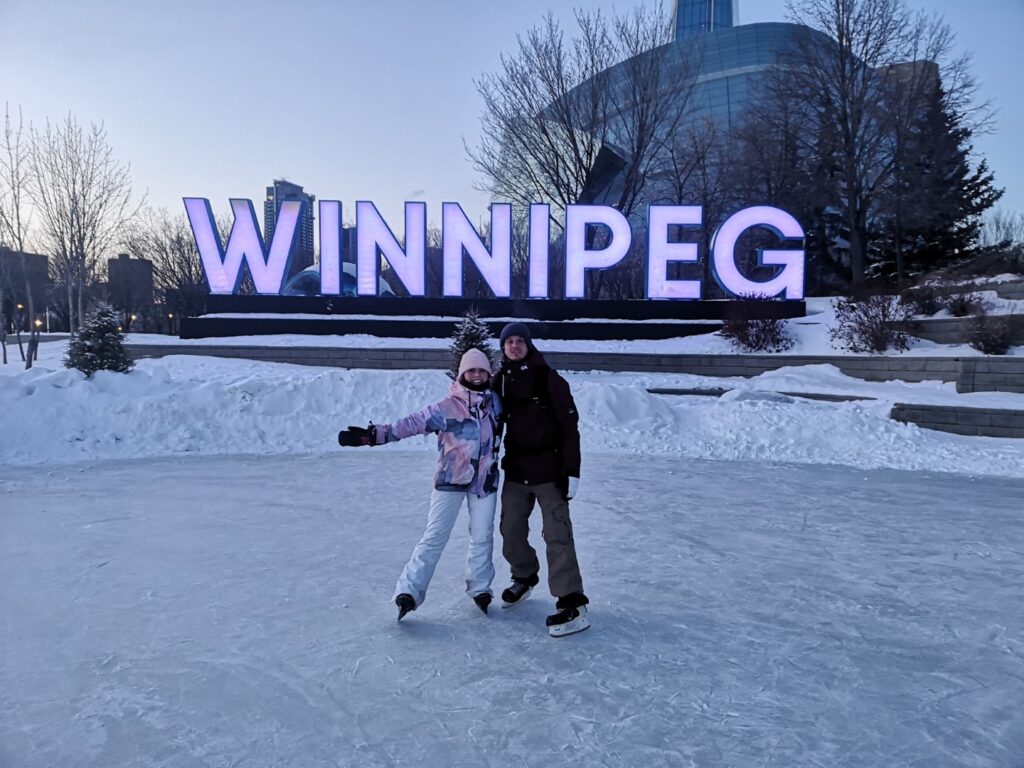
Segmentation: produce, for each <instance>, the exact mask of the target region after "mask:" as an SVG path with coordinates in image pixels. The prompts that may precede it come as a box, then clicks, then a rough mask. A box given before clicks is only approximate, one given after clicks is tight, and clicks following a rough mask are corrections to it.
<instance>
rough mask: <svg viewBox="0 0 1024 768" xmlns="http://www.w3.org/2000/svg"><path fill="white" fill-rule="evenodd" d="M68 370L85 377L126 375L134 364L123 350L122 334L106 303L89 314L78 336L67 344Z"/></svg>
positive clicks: (66, 359)
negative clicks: (100, 373)
mask: <svg viewBox="0 0 1024 768" xmlns="http://www.w3.org/2000/svg"><path fill="white" fill-rule="evenodd" d="M64 365H65V367H67V368H77V369H78V370H80V371H81V372H82V373H84V374H85V375H86V376H87V377H91V376H92V375H93V374H94V373H96V371H117V372H119V373H127V372H128V371H130V370H131V369H132V367H133V366H134V365H135V363H133V362H132V359H131V358H130V357H128V353H127V352H125V351H124V335H123V334H122V333H121V331H119V330H118V319H117V313H116V312H115V311H114V308H113V307H111V306H110V305H109V304H100V305H99V306H97V307H96V309H94V310H93V311H92V312H90V313H89V314H88V315H87V316H86V318H85V322H84V323H82V329H81V330H80V331H79V333H78V336H76V337H75V338H73V339H72V340H71V343H70V344H69V345H68V354H67V357H65V358H64Z"/></svg>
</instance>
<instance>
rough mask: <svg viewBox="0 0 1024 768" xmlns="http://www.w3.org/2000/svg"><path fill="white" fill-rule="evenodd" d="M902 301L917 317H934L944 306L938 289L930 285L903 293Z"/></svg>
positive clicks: (924, 284) (915, 287) (923, 285)
mask: <svg viewBox="0 0 1024 768" xmlns="http://www.w3.org/2000/svg"><path fill="white" fill-rule="evenodd" d="M900 300H901V301H902V302H903V303H904V304H906V305H907V306H909V307H910V308H911V309H912V310H913V312H912V314H915V315H934V314H935V313H936V312H938V311H939V310H940V309H942V306H943V302H942V296H941V295H940V294H939V291H938V288H936V286H934V285H932V284H930V283H922V284H921V285H916V286H914V287H913V288H909V289H907V290H905V291H903V293H902V294H900Z"/></svg>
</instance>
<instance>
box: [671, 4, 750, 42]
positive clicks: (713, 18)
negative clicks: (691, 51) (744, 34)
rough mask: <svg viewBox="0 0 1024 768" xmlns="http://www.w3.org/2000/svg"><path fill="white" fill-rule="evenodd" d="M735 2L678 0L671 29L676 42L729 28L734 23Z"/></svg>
mask: <svg viewBox="0 0 1024 768" xmlns="http://www.w3.org/2000/svg"><path fill="white" fill-rule="evenodd" d="M736 2H737V0H679V1H678V2H677V3H676V5H675V13H674V14H673V17H672V27H673V29H675V31H676V40H685V39H687V38H690V37H696V36H697V35H702V34H704V33H705V32H714V31H717V30H719V29H725V28H726V27H731V26H732V25H733V24H735V23H736V21H737V19H736V16H737V14H736Z"/></svg>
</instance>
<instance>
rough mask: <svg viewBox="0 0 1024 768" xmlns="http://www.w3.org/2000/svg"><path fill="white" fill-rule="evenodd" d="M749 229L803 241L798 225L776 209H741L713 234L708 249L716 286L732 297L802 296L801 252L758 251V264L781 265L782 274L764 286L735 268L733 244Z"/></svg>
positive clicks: (802, 258) (763, 206)
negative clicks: (712, 257) (761, 229)
mask: <svg viewBox="0 0 1024 768" xmlns="http://www.w3.org/2000/svg"><path fill="white" fill-rule="evenodd" d="M751 227H764V228H766V229H770V230H771V231H772V232H774V233H775V234H776V235H778V236H779V238H781V239H782V240H801V241H802V240H803V236H804V230H803V227H801V226H800V223H799V222H798V221H797V220H796V219H794V218H793V217H792V216H790V215H789V214H788V213H786V212H785V211H783V210H780V209H778V208H773V207H771V206H768V205H760V206H755V207H753V208H744V209H743V210H742V211H739V212H737V213H734V214H733V215H732V216H730V217H729V218H728V219H726V220H725V223H724V224H722V226H721V227H719V228H718V231H717V232H716V233H715V238H714V241H713V242H712V244H711V250H712V252H713V253H714V262H713V263H714V267H715V275H716V276H717V278H718V283H719V285H721V286H722V288H724V289H725V290H726V291H728V292H729V293H731V294H733V295H735V296H751V295H754V296H769V297H770V296H778V295H779V294H780V293H784V294H785V298H787V299H802V298H803V297H804V251H803V250H802V249H801V250H784V251H782V250H779V251H777V250H762V251H758V258H757V263H758V265H762V264H767V265H769V266H780V267H782V271H781V272H780V273H779V274H778V275H777V276H775V277H773V278H772V279H771V280H767V281H765V282H763V283H759V282H755V281H753V280H748V279H747V278H745V277H744V276H743V275H741V274H740V271H739V269H737V267H736V243H737V241H738V240H739V238H740V235H742V234H743V233H744V232H745V231H746V230H748V229H750V228H751Z"/></svg>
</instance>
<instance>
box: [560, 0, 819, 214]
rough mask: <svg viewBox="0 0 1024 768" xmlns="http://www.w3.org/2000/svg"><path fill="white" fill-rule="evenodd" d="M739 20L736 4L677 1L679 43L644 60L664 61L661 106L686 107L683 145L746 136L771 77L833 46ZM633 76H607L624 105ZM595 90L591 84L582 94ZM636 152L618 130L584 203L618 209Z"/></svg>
mask: <svg viewBox="0 0 1024 768" xmlns="http://www.w3.org/2000/svg"><path fill="white" fill-rule="evenodd" d="M738 14H739V11H738V7H737V4H736V2H734V0H676V3H675V10H674V15H673V19H674V22H675V23H674V28H675V40H673V41H672V42H669V43H666V44H665V45H662V46H659V47H657V48H654V49H652V50H650V51H646V52H644V53H641V54H639V56H640V57H647V56H651V57H657V59H658V60H659V61H658V70H659V71H660V73H661V81H662V82H661V85H660V89H659V90H660V95H661V98H663V99H675V100H686V108H685V117H684V119H683V122H682V123H681V124H679V125H678V126H677V127H676V131H677V135H678V136H679V137H680V139H685V138H686V136H687V134H688V133H689V132H691V131H693V130H697V131H706V130H712V127H713V129H714V130H715V131H717V132H718V133H719V134H721V135H724V134H727V133H728V132H730V131H732V130H734V129H736V128H738V127H739V126H740V125H741V124H742V122H743V120H744V118H745V117H746V116H747V115H748V114H749V113H750V111H751V107H752V105H753V103H754V101H755V99H756V98H757V97H758V96H759V90H760V86H761V84H762V83H763V82H764V77H765V74H766V72H767V70H768V69H769V68H770V67H771V66H772V64H773V63H775V62H776V61H777V59H778V57H779V56H780V55H782V54H784V53H786V52H787V51H792V50H793V49H795V48H796V47H797V46H798V45H801V44H803V42H804V41H806V39H807V38H808V36H810V37H811V38H820V40H821V42H822V43H823V44H828V43H829V40H828V37H827V36H826V35H824V34H822V33H821V32H818V31H817V30H814V29H811V28H810V27H806V26H803V25H800V24H790V23H783V22H764V23H758V24H747V25H742V26H736V25H735V24H736V21H737V19H738V17H739V16H738ZM629 72H630V62H622V63H620V64H617V65H615V66H614V67H611V68H610V69H609V70H607V71H606V72H605V73H603V75H604V77H603V82H604V83H605V86H604V87H607V88H609V89H610V90H611V93H612V94H613V95H612V98H613V99H615V100H616V102H617V103H619V104H620V105H625V104H628V103H629V100H630V99H631V98H632V95H631V93H630V77H629ZM587 87H591V85H590V83H589V82H588V83H584V84H583V85H581V86H580V88H587ZM621 113H624V114H628V113H629V110H628V109H623V110H621ZM629 146H630V140H629V129H628V127H626V126H621V127H619V126H616V125H614V124H613V125H611V126H610V129H609V136H608V139H607V141H606V147H605V149H606V151H605V152H603V156H599V157H598V164H597V165H595V168H594V170H593V171H592V173H591V176H590V180H589V182H588V188H587V190H585V192H584V194H583V198H584V199H586V200H587V201H590V202H598V203H611V202H612V201H614V199H615V196H616V192H617V189H618V186H617V182H620V181H621V179H620V178H618V176H619V173H620V171H621V169H622V168H623V167H624V166H625V165H626V160H627V159H628V157H627V155H628V147H629ZM609 153H611V155H610V154H609ZM616 154H617V155H618V156H619V157H618V158H616V157H614V155H616Z"/></svg>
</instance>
